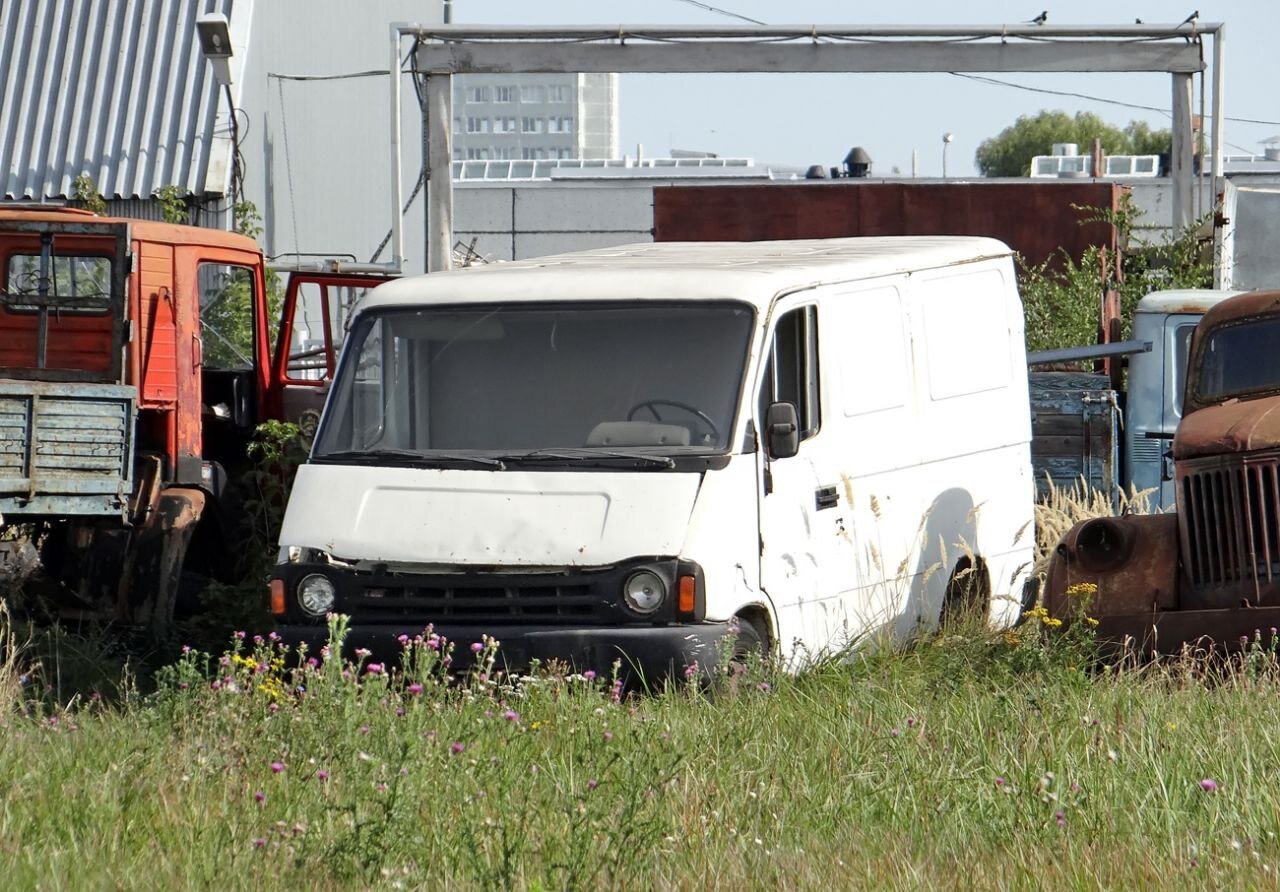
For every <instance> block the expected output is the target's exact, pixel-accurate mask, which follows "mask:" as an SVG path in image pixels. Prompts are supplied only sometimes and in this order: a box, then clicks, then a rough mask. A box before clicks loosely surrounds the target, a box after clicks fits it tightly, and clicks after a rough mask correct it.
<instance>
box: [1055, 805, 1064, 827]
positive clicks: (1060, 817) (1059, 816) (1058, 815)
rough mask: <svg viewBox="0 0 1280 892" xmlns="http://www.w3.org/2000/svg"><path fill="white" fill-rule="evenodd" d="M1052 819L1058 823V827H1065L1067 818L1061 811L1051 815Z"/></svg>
mask: <svg viewBox="0 0 1280 892" xmlns="http://www.w3.org/2000/svg"><path fill="white" fill-rule="evenodd" d="M1053 819H1054V820H1055V821H1057V822H1058V826H1059V827H1065V826H1067V816H1066V814H1064V813H1063V811H1062V809H1058V810H1057V811H1055V812H1054V813H1053Z"/></svg>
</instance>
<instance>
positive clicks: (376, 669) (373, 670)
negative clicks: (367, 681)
mask: <svg viewBox="0 0 1280 892" xmlns="http://www.w3.org/2000/svg"><path fill="white" fill-rule="evenodd" d="M364 671H365V674H366V675H381V674H382V664H381V663H370V664H369V665H368V666H366V667H365V668H364Z"/></svg>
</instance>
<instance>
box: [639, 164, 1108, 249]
mask: <svg viewBox="0 0 1280 892" xmlns="http://www.w3.org/2000/svg"><path fill="white" fill-rule="evenodd" d="M1125 191H1126V188H1125V187H1124V186H1121V185H1118V184H1116V183H1095V182H1088V183H1070V182H1067V183H1036V182H1030V181H1027V182H1009V181H1007V180H1004V181H992V182H968V183H948V182H944V183H882V182H867V181H865V180H857V179H841V180H827V181H823V180H815V181H808V182H801V183H768V184H764V183H762V184H754V185H720V186H665V187H660V188H656V189H654V190H653V222H654V238H655V240H656V241H660V242H672V241H695V242H705V241H766V240H774V239H806V238H839V237H843V236H863V235H865V236H883V235H980V236H989V237H991V238H998V239H1000V240H1001V241H1003V242H1004V243H1005V244H1007V245H1008V246H1009V247H1011V248H1013V249H1014V250H1015V251H1017V252H1018V253H1019V254H1020V255H1021V256H1022V258H1023V260H1025V261H1026V262H1028V263H1031V264H1040V263H1043V262H1045V261H1047V260H1049V261H1052V260H1054V259H1055V258H1057V257H1060V256H1061V254H1060V252H1059V249H1062V250H1063V251H1065V252H1066V253H1067V254H1069V255H1070V256H1071V257H1072V258H1073V259H1076V260H1079V258H1080V255H1081V254H1082V253H1083V252H1084V250H1085V248H1088V247H1089V246H1091V245H1098V246H1102V247H1107V248H1114V247H1115V245H1116V231H1115V227H1114V226H1112V225H1111V224H1110V223H1108V222H1105V221H1104V220H1100V219H1095V217H1097V215H1096V214H1091V213H1090V212H1089V211H1088V210H1087V208H1100V209H1103V210H1114V209H1115V208H1117V207H1118V206H1119V202H1120V197H1121V195H1123V194H1124V192H1125Z"/></svg>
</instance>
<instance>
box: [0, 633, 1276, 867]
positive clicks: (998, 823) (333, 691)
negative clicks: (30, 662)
mask: <svg viewBox="0 0 1280 892" xmlns="http://www.w3.org/2000/svg"><path fill="white" fill-rule="evenodd" d="M255 651H256V652H255ZM7 652H10V653H11V652H12V650H11V649H9V650H8V651H7ZM414 652H415V653H416V654H418V655H419V662H418V664H417V665H416V667H415V668H414V669H413V670H412V672H411V673H410V676H409V678H407V679H406V678H404V677H400V676H395V677H392V678H387V677H386V676H384V675H369V674H367V673H360V674H358V675H357V674H352V673H348V675H347V676H346V677H344V676H343V675H342V674H341V673H340V672H339V669H338V667H337V665H336V663H330V664H328V665H327V666H325V667H323V668H321V669H317V670H308V671H307V672H306V673H305V674H304V675H302V676H298V677H288V673H287V672H284V671H282V670H279V669H278V668H272V667H271V666H270V662H271V660H272V659H273V658H275V656H276V655H275V654H274V653H273V652H272V651H270V649H269V644H268V645H263V646H262V647H258V648H254V647H253V645H252V643H250V644H249V645H248V650H246V651H244V652H243V653H242V654H240V659H238V660H234V661H232V657H231V655H230V654H229V655H227V658H226V659H227V660H228V661H231V662H230V665H223V666H219V665H218V664H217V662H216V661H214V663H213V667H212V671H210V672H205V671H203V669H202V664H201V659H200V658H199V657H198V655H191V656H189V657H188V658H187V659H186V660H184V661H183V662H182V663H180V664H179V665H178V666H176V667H174V668H172V669H171V670H168V671H167V672H165V673H164V674H163V677H162V678H161V679H160V680H159V690H158V692H157V693H155V694H154V695H151V696H148V697H146V698H142V697H139V696H138V695H130V696H128V697H126V698H125V699H124V700H123V701H122V702H120V703H118V704H114V705H104V704H102V703H95V702H92V701H83V702H77V703H75V704H73V705H72V706H71V707H70V708H59V709H55V708H50V707H48V706H44V705H41V702H40V701H36V700H31V699H30V696H31V692H32V691H33V690H38V689H39V688H40V686H41V684H42V682H41V681H40V679H38V678H34V677H33V678H29V679H28V680H27V684H26V686H25V687H18V684H19V682H18V679H17V676H16V675H15V674H14V673H16V672H17V671H18V667H17V666H16V665H14V664H12V663H10V664H9V665H7V667H5V668H3V669H0V692H5V693H6V696H8V697H9V698H10V699H9V700H7V701H6V702H7V703H8V704H9V712H8V714H7V716H6V717H5V718H4V719H3V725H4V726H3V728H0V740H3V742H4V743H3V752H2V755H0V789H3V790H5V796H4V806H3V811H2V812H0V863H3V864H5V865H6V885H7V886H8V887H10V888H30V887H36V886H39V887H42V888H58V887H63V888H83V887H90V888H117V887H125V888H133V887H143V888H175V887H179V886H190V885H193V884H194V885H199V886H214V885H217V886H218V887H220V888H259V887H263V886H264V885H267V886H268V887H295V888H303V887H314V888H322V889H327V888H348V887H353V886H354V887H380V888H391V887H404V888H415V887H428V886H430V887H436V888H459V887H461V888H471V887H517V888H542V889H559V888H592V887H611V886H625V887H631V888H653V887H660V888H668V887H676V888H706V887H720V888H743V887H746V886H771V887H776V886H782V887H803V888H823V889H826V888H831V887H836V888H844V887H875V888H881V887H886V886H889V887H907V888H920V887H925V886H929V887H932V886H942V887H977V888H1002V889H1003V888H1010V887H1012V888H1042V887H1049V886H1068V887H1076V888H1080V887H1095V886H1098V885H1103V886H1108V887H1149V886H1155V885H1157V884H1159V885H1162V886H1163V885H1170V886H1173V887H1187V888H1206V887H1213V886H1222V885H1225V884H1228V883H1230V884H1233V885H1250V886H1253V885H1273V884H1275V883H1276V881H1277V880H1276V873H1275V871H1276V868H1277V862H1278V860H1280V841H1277V839H1276V836H1275V833H1276V830H1277V828H1278V827H1280V789H1278V788H1277V785H1276V783H1275V777H1276V768H1275V766H1276V765H1277V764H1278V762H1280V672H1278V671H1277V667H1276V660H1275V658H1274V656H1273V655H1272V654H1269V653H1264V652H1262V651H1259V650H1255V651H1254V652H1253V653H1252V654H1251V655H1249V656H1247V657H1246V658H1245V659H1243V660H1241V661H1240V662H1238V663H1235V664H1231V665H1229V666H1228V665H1220V666H1216V667H1215V666H1211V665H1209V664H1206V663H1205V662H1203V661H1200V662H1182V663H1171V664H1167V665H1158V666H1154V667H1147V668H1145V669H1142V670H1136V671H1126V672H1119V673H1117V672H1110V671H1099V672H1092V671H1090V672H1086V671H1085V668H1084V667H1085V666H1086V665H1087V656H1088V655H1087V647H1085V646H1084V645H1083V644H1082V643H1081V642H1080V641H1079V640H1072V639H1067V640H1061V641H1059V640H1056V639H1053V638H1051V637H1050V636H1047V635H1046V633H1045V631H1044V630H1043V628H1042V627H1041V626H1039V625H1038V624H1036V623H1032V624H1030V625H1029V626H1028V627H1024V628H1022V629H1020V630H1018V631H1017V633H1016V634H1013V635H1008V636H1006V635H1005V634H1003V633H998V634H995V635H976V634H968V635H954V636H951V637H948V638H942V639H935V640H931V641H927V642H923V643H921V644H920V645H918V646H916V647H915V648H913V649H911V650H909V651H907V652H905V653H902V652H899V653H893V652H889V651H887V650H884V651H882V650H879V649H876V648H873V647H872V648H866V649H864V651H863V652H862V653H861V654H860V655H858V656H857V657H855V658H853V659H852V660H848V661H830V662H826V663H824V664H822V665H819V666H817V667H815V668H813V669H812V670H811V671H808V672H806V673H803V674H801V675H799V676H795V677H792V676H786V675H779V674H775V673H772V672H769V671H767V670H766V669H765V668H764V667H762V666H754V667H751V668H750V669H749V670H748V672H747V674H745V675H743V676H741V677H737V678H734V679H731V680H730V681H729V682H728V683H727V684H725V685H722V686H721V687H720V688H719V689H717V690H715V691H712V692H711V693H709V694H708V693H706V692H704V691H703V690H701V689H700V688H699V687H698V686H696V685H693V684H680V685H677V686H674V687H672V688H671V689H670V690H668V691H666V692H665V693H663V694H660V695H655V696H647V697H624V698H621V699H620V700H619V699H618V698H616V697H615V696H614V695H613V689H612V688H611V686H610V684H609V681H608V679H597V680H593V681H587V680H585V679H582V678H580V677H578V678H574V677H566V676H565V675H564V674H563V673H557V672H554V671H544V672H542V673H540V676H539V678H537V679H536V680H534V681H532V682H530V683H527V684H524V685H523V686H521V687H520V688H519V689H518V690H513V689H512V688H510V687H509V686H505V685H504V684H502V683H500V682H499V681H497V680H494V679H488V680H483V679H481V678H480V677H479V675H478V674H476V673H473V674H472V676H471V677H470V678H469V679H468V680H467V682H466V683H465V684H463V685H461V686H446V685H443V684H441V683H440V682H439V678H440V672H439V666H438V663H436V664H433V663H432V657H433V655H434V653H433V652H430V651H427V650H425V649H422V648H415V649H414ZM257 663H261V664H262V665H263V667H264V668H265V671H262V672H259V671H257V666H256V664H257ZM215 678H216V679H219V683H218V685H217V689H215V688H214V686H213V685H212V684H211V680H213V679H215ZM228 678H230V679H232V681H233V684H231V685H228V684H227V679H228ZM357 678H358V679H359V682H358V683H357ZM415 681H416V682H417V683H420V684H422V685H423V688H422V691H421V692H420V693H414V692H411V691H410V689H408V687H407V685H408V684H410V683H413V682H415ZM299 684H301V685H302V686H304V687H305V688H306V691H305V693H302V694H299V693H298V692H296V691H293V692H290V691H288V690H286V688H294V687H296V686H297V685H299ZM125 689H126V690H129V688H128V687H127V686H126V688H125ZM416 690H417V689H416V688H414V689H413V691H416ZM455 744H459V745H461V752H455V750H457V749H458V747H456V746H455ZM273 763H277V765H278V767H280V770H279V771H276V770H274V769H273ZM1206 778H1209V779H1213V780H1214V781H1215V782H1216V784H1217V785H1218V788H1217V790H1216V791H1214V792H1208V791H1205V790H1204V789H1202V787H1201V781H1202V780H1203V779H1206ZM258 794H261V797H259V795H258ZM259 799H261V801H259Z"/></svg>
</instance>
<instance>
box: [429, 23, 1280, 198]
mask: <svg viewBox="0 0 1280 892" xmlns="http://www.w3.org/2000/svg"><path fill="white" fill-rule="evenodd" d="M699 2H702V0H699ZM1033 3H1034V4H1035V6H1034V7H1033V6H1032V5H1031V4H1033ZM1193 3H1199V6H1198V8H1199V10H1200V12H1201V16H1200V19H1201V21H1221V22H1225V23H1226V24H1227V32H1226V33H1227V38H1226V41H1225V46H1226V65H1225V66H1224V71H1225V75H1226V89H1225V91H1224V95H1225V98H1226V112H1227V115H1228V116H1236V117H1242V118H1253V119H1259V120H1263V121H1272V122H1280V93H1277V91H1276V90H1275V89H1274V87H1273V83H1274V80H1275V76H1276V69H1277V65H1278V63H1277V55H1278V54H1280V28H1277V27H1276V21H1277V18H1280V11H1278V9H1280V7H1278V6H1277V4H1276V3H1275V0H1231V2H1220V3H1217V4H1216V5H1210V6H1205V5H1204V3H1203V0H1186V2H1184V3H1178V4H1174V3H1153V2H1149V0H1133V2H1131V0H1110V2H1097V0H1073V2H1072V3H1071V4H1070V5H1069V6H1068V5H1066V4H1062V5H1061V6H1059V7H1057V8H1055V7H1054V5H1053V0H1022V2H1020V3H1010V2H990V0H967V2H964V3H955V2H942V0H908V2H901V3H896V4H894V3H884V2H877V3H870V2H856V0H845V2H834V0H785V2H783V0H705V5H709V6H715V7H719V8H721V9H724V10H729V11H732V12H735V13H739V14H741V15H743V16H748V17H750V18H753V19H758V20H760V21H763V22H768V23H770V24H827V25H830V24H933V25H952V24H955V25H962V24H999V23H1004V22H1020V21H1025V20H1027V19H1030V18H1031V17H1033V16H1035V15H1036V14H1037V13H1039V12H1040V10H1041V9H1043V8H1045V7H1046V6H1047V7H1048V12H1049V21H1050V23H1051V24H1058V25H1066V24H1092V25H1121V24H1132V23H1133V21H1134V19H1135V18H1141V19H1142V20H1143V21H1144V22H1147V23H1165V22H1179V21H1181V20H1182V19H1183V18H1185V17H1186V16H1187V15H1188V14H1189V13H1190V12H1191V11H1192V9H1193V8H1196V7H1193V5H1192V4H1193ZM453 19H454V22H455V23H459V24H461V23H468V22H469V23H477V24H479V23H483V24H504V25H520V24H529V25H595V24H618V23H627V24H686V25H695V24H707V25H724V24H733V23H734V19H732V18H729V17H726V16H723V15H719V14H716V13H713V12H709V11H706V10H704V9H701V8H699V7H698V6H697V5H695V4H694V3H690V2H686V0H648V2H646V3H643V4H637V3H634V2H625V3H624V2H618V0H454V2H453ZM1205 50H1206V54H1207V55H1208V56H1209V58H1210V59H1212V47H1211V43H1210V41H1206V46H1205ZM995 76H996V77H999V78H1000V79H1001V80H1006V81H1011V82H1014V83H1017V84H1020V85H1023V86H1025V87H1029V88H1038V89H1049V90H1062V91H1070V92H1075V93H1084V94H1088V95H1089V96H1094V97H1100V98H1105V99H1111V100H1116V101H1119V102H1126V103H1131V104H1134V105H1142V106H1151V107H1154V108H1159V109H1164V110H1167V109H1168V108H1169V104H1170V94H1171V88H1170V78H1169V76H1168V75H1164V74H1125V75H1116V74H1052V75H1047V74H1046V75H1031V74H1007V75H1006V74H1000V75H995ZM1195 90H1196V102H1197V105H1198V102H1199V81H1198V79H1197V82H1196V86H1195ZM620 93H621V112H622V115H621V128H620V130H621V140H622V151H623V152H624V153H626V154H632V155H634V153H635V151H636V145H637V143H640V144H643V146H644V152H645V154H646V155H658V154H666V152H667V151H668V150H669V149H670V148H673V147H674V148H680V149H700V150H705V151H713V152H717V153H720V154H722V155H738V156H744V155H745V156H748V157H753V158H755V159H757V160H759V161H769V162H777V163H785V164H794V165H808V164H812V163H821V164H824V165H827V166H830V165H834V164H838V163H839V161H840V160H841V159H842V158H843V157H844V155H845V153H846V152H847V151H848V150H849V148H850V147H851V146H854V145H861V146H863V147H864V148H865V149H866V150H867V151H868V152H869V153H870V155H871V157H872V159H873V161H874V165H873V168H872V170H873V173H875V174H884V175H888V174H890V173H891V172H892V171H893V168H894V167H897V168H898V169H899V170H900V171H901V172H902V173H903V174H908V173H910V170H911V156H912V151H913V149H914V150H916V151H918V153H919V159H920V174H921V175H922V176H937V175H939V174H940V173H941V171H942V134H943V133H946V132H951V133H954V134H955V141H954V142H953V143H952V144H951V146H950V147H949V148H948V150H947V152H948V154H947V172H948V173H949V174H951V175H952V176H956V175H966V174H971V173H973V172H974V171H973V153H974V150H975V149H976V148H977V146H978V144H979V143H980V142H981V141H982V140H983V139H985V138H987V137H989V136H993V135H995V134H997V133H999V132H1000V131H1001V130H1002V129H1003V128H1004V127H1006V126H1008V125H1009V124H1011V123H1013V121H1014V120H1015V119H1016V118H1017V117H1018V116H1019V115H1022V114H1035V113H1036V112H1038V111H1039V110H1041V109H1044V108H1053V109H1062V110H1064V111H1067V112H1069V113H1074V112H1076V111H1080V110H1088V111H1093V112H1096V113H1097V114H1099V115H1100V116H1101V117H1102V118H1103V119H1104V120H1106V121H1108V122H1109V123H1112V124H1115V125H1118V126H1123V125H1124V124H1126V123H1128V122H1129V121H1130V120H1133V119H1141V120H1146V121H1148V122H1150V123H1151V124H1152V126H1154V127H1167V126H1168V124H1169V117H1168V114H1167V111H1165V112H1159V111H1142V110H1138V109H1131V108H1124V107H1120V106H1115V105H1108V104H1105V103H1101V102H1094V101H1088V100H1082V99H1076V98H1069V97H1063V96H1054V95H1046V94H1043V93H1035V92H1030V91H1027V90H1019V89H1013V88H1009V87H1000V86H993V85H988V84H982V83H978V82H975V81H972V80H967V79H964V78H960V77H956V76H953V75H948V74H875V75H872V74H848V75H624V76H623V77H622V84H621V90H620ZM1211 99H1212V90H1211V77H1209V78H1206V85H1205V101H1206V104H1207V103H1209V102H1210V101H1211ZM1197 111H1198V108H1197ZM1205 112H1206V115H1208V114H1209V112H1210V109H1209V108H1208V107H1207V105H1206V109H1205ZM1223 132H1224V134H1225V137H1226V141H1227V143H1228V146H1227V148H1226V151H1227V152H1229V153H1233V154H1243V153H1258V154H1260V153H1261V151H1262V147H1261V146H1260V145H1259V143H1260V141H1261V140H1264V139H1267V138H1269V137H1272V136H1277V135H1280V123H1272V124H1252V123H1238V122H1230V121H1229V122H1227V124H1226V126H1225V127H1224V128H1223Z"/></svg>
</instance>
